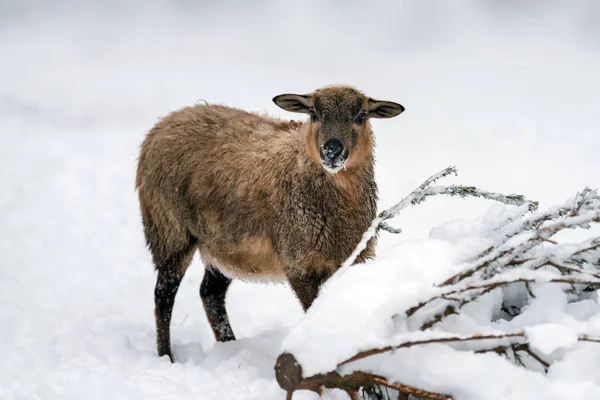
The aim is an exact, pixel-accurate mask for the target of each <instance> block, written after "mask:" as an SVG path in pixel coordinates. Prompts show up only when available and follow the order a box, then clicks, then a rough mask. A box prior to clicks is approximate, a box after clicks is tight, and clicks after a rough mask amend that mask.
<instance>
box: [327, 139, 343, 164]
mask: <svg viewBox="0 0 600 400" xmlns="http://www.w3.org/2000/svg"><path fill="white" fill-rule="evenodd" d="M342 151H344V144H343V143H342V142H341V141H340V140H339V139H329V140H328V141H326V142H325V144H324V145H323V156H324V157H325V158H326V159H327V160H330V161H333V160H335V159H336V158H338V157H339V156H340V155H341V154H342Z"/></svg>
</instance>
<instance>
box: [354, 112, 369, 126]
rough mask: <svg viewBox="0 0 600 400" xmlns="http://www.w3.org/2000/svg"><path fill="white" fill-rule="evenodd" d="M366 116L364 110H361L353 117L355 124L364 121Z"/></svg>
mask: <svg viewBox="0 0 600 400" xmlns="http://www.w3.org/2000/svg"><path fill="white" fill-rule="evenodd" d="M366 117H367V115H366V114H365V113H364V112H362V111H361V113H360V114H358V115H357V116H356V118H355V119H354V121H355V122H356V123H357V124H363V123H364V122H365V118H366Z"/></svg>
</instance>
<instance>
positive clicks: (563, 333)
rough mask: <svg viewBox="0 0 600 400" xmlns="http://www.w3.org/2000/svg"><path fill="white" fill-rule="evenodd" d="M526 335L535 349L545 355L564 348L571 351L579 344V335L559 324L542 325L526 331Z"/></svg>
mask: <svg viewBox="0 0 600 400" xmlns="http://www.w3.org/2000/svg"><path fill="white" fill-rule="evenodd" d="M525 334H526V335H527V339H529V343H530V344H531V346H533V348H535V349H538V350H540V351H541V352H542V353H544V354H552V352H553V351H555V350H557V349H560V348H564V349H569V348H572V347H573V346H575V344H576V343H577V334H576V333H574V332H573V331H571V330H570V329H567V328H566V327H564V326H561V325H558V324H542V325H537V326H532V327H529V328H527V329H525Z"/></svg>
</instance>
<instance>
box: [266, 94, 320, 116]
mask: <svg viewBox="0 0 600 400" xmlns="http://www.w3.org/2000/svg"><path fill="white" fill-rule="evenodd" d="M310 100H311V96H310V95H309V94H280V95H279V96H275V97H273V101H274V102H275V104H277V105H278V106H279V107H281V108H283V109H284V110H286V111H291V112H296V113H304V114H307V113H308V110H309V109H310Z"/></svg>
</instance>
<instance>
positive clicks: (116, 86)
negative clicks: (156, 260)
mask: <svg viewBox="0 0 600 400" xmlns="http://www.w3.org/2000/svg"><path fill="white" fill-rule="evenodd" d="M598 71H600V3H598V2H596V1H594V0H587V1H569V2H562V1H551V0H548V1H533V0H525V1H520V2H516V1H509V2H501V1H491V0H490V1H487V0H486V1H458V2H452V3H450V2H444V1H437V2H435V1H432V2H417V1H415V2H409V1H391V0H390V1H379V2H364V1H348V2H341V1H329V2H319V1H303V2H279V1H266V0H265V1H256V2H239V3H236V2H217V1H214V2H212V1H211V2H193V1H183V0H181V1H174V2H159V1H147V2H142V1H139V2H138V1H132V0H129V1H123V2H117V1H105V2H101V1H97V2H75V1H73V2H68V1H56V2H45V1H41V0H40V1H18V0H0V399H11V400H12V399H61V400H66V399H109V398H110V399H128V400H129V399H171V398H173V399H175V398H177V399H242V398H246V399H248V398H251V399H255V398H256V399H281V398H284V392H283V391H282V390H281V389H279V387H278V385H277V383H276V382H275V380H274V374H273V365H274V362H275V358H276V356H277V355H278V354H279V352H280V351H281V346H282V341H283V339H284V338H285V337H286V335H287V334H288V332H289V331H290V329H291V328H292V327H293V326H295V325H296V324H298V323H299V322H300V321H301V320H302V318H303V313H302V311H301V308H300V306H299V304H298V302H297V300H296V299H295V298H294V296H293V295H292V293H291V292H290V290H289V288H288V287H287V286H285V285H278V286H277V285H271V286H265V285H261V284H249V283H240V282H236V283H234V284H233V285H232V287H231V290H230V292H229V296H228V309H229V312H230V316H231V323H232V326H233V329H234V331H235V333H236V336H237V337H238V338H239V340H238V341H237V342H232V343H219V344H215V342H214V338H213V336H212V332H211V331H210V328H209V325H208V322H207V321H206V318H205V315H204V311H203V310H202V304H201V301H200V298H199V296H198V289H199V284H200V281H201V279H202V274H203V269H202V266H201V264H200V263H199V260H198V259H197V258H196V260H195V262H194V264H193V266H192V267H191V268H190V269H189V270H188V273H187V276H186V278H185V280H184V282H183V284H182V286H181V288H180V291H179V294H178V297H177V301H176V305H175V310H174V314H173V321H172V343H173V348H174V355H175V358H176V359H177V363H175V364H171V363H170V362H169V361H168V360H167V359H166V358H162V359H159V358H157V356H156V353H155V343H154V319H153V297H152V296H153V286H154V273H153V268H152V265H151V260H150V256H149V254H148V252H147V250H146V248H145V246H144V241H143V236H142V230H141V222H140V217H139V212H138V205H137V197H136V193H135V191H134V184H133V182H134V172H135V165H136V158H137V152H138V146H139V144H140V142H141V141H142V139H143V136H144V134H145V133H146V132H147V130H148V129H149V128H150V127H151V126H152V125H153V124H154V123H155V122H156V120H157V118H158V117H160V116H163V115H165V114H167V113H168V112H170V111H172V110H174V109H176V108H179V107H182V106H184V105H189V104H192V103H194V102H196V101H198V100H200V99H204V100H207V101H210V102H222V103H227V104H229V105H232V106H238V107H242V108H246V109H249V110H254V111H260V112H268V113H269V114H272V115H277V116H281V117H284V118H295V117H297V116H295V115H292V114H286V113H285V112H284V111H282V110H279V109H277V108H276V106H275V105H274V104H273V103H272V102H271V98H272V97H273V96H274V95H277V94H279V93H283V92H309V91H311V90H313V89H315V88H317V87H319V86H323V85H325V84H331V83H348V84H352V85H355V86H357V87H358V88H360V89H362V90H364V91H365V92H366V93H367V94H369V95H371V96H373V97H377V98H382V99H387V100H393V101H397V102H399V103H401V104H403V105H404V106H405V107H406V112H405V113H404V114H402V115H401V116H400V117H398V118H396V119H392V120H381V121H375V122H374V123H373V125H374V129H375V132H376V135H377V153H376V154H377V180H378V183H379V187H380V197H381V201H380V207H381V208H382V209H383V208H385V207H387V206H390V205H392V204H393V203H395V202H396V201H398V200H399V199H400V198H401V197H403V196H404V195H406V194H408V193H409V192H410V191H411V190H412V189H413V188H414V187H416V186H417V185H418V184H420V183H421V182H422V181H423V180H424V179H425V178H426V177H428V176H429V175H431V174H432V173H434V172H437V171H438V170H440V169H442V168H444V167H446V166H448V165H457V167H458V168H459V171H460V175H459V177H458V178H453V182H455V183H465V184H473V185H477V186H480V187H483V188H485V189H489V190H494V191H499V192H506V193H513V192H516V193H521V194H524V195H526V196H527V197H528V198H531V199H535V200H539V201H540V203H541V204H540V205H541V207H542V208H545V207H548V206H550V205H553V204H556V203H561V202H563V201H564V200H565V199H566V198H568V197H572V196H573V195H574V194H575V192H576V191H578V190H581V189H582V188H583V187H584V186H586V185H587V186H591V187H595V188H598V187H600V156H599V155H598V149H600V95H599V93H600V74H599V73H598ZM490 206H491V204H490V203H489V202H487V201H484V200H474V199H469V200H461V199H448V198H434V199H432V200H430V201H428V202H427V203H426V204H424V205H420V206H418V207H417V208H414V209H408V210H405V212H404V213H403V214H402V216H401V217H399V218H397V219H396V220H395V221H394V225H395V226H400V227H402V228H403V230H404V232H403V233H402V234H401V235H400V236H391V235H389V234H384V236H383V238H382V240H381V244H380V252H385V250H386V249H388V248H390V246H392V245H397V244H398V243H400V242H407V241H410V240H415V239H423V238H427V237H428V235H429V231H430V229H431V228H433V227H435V226H439V225H441V224H443V223H444V222H446V221H449V220H453V219H456V218H467V219H469V218H476V217H478V216H480V215H482V214H484V213H485V212H486V210H488V209H489V207H490ZM426 243H428V242H426ZM430 245H431V244H430ZM402 246H405V247H406V246H408V247H409V248H411V249H412V251H415V246H413V245H411V244H410V243H402V244H401V245H400V247H395V249H401V248H402ZM423 246H425V247H424V249H423V251H427V249H428V248H427V245H423ZM434 247H435V246H434ZM394 251H397V250H393V251H391V253H390V252H388V253H387V255H386V257H385V258H384V259H383V260H382V265H383V267H382V268H385V266H386V265H389V263H390V262H391V261H390V254H394ZM440 251H441V250H440ZM398 254H400V253H398ZM440 254H443V252H442V253H439V254H438V256H440ZM386 263H387V264H386ZM423 267H424V268H426V267H427V264H424V266H423ZM434 275H435V274H432V276H434ZM366 295H367V292H361V291H357V292H356V293H354V296H357V297H360V296H366ZM330 297H331V296H330ZM355 298H356V297H355ZM411 351H413V352H417V353H418V351H419V350H418V349H414V350H411ZM448 351H449V350H448V349H447V348H443V349H440V353H439V354H440V359H435V358H434V359H432V360H431V362H430V363H425V364H423V365H421V364H418V362H423V358H422V357H421V358H418V357H416V356H415V357H416V358H415V360H420V361H418V362H417V361H415V363H417V364H415V365H414V366H413V365H411V364H410V362H406V368H417V367H418V368H429V367H430V366H433V367H435V368H436V369H437V370H436V371H433V372H432V373H435V374H438V375H439V376H440V382H442V383H440V385H442V386H443V381H444V379H445V378H444V373H443V369H442V366H445V364H444V361H440V360H445V358H444V357H449V355H448ZM411 354H412V353H411ZM417 355H418V354H417ZM594 360H595V361H594ZM588 361H589V363H590V364H589V365H588V366H587V369H586V368H583V369H582V370H586V371H587V372H588V375H589V376H587V377H585V378H586V379H589V383H588V386H587V388H588V389H589V390H592V389H590V388H592V386H593V385H592V383H591V382H593V381H595V382H596V385H599V384H600V378H598V376H596V377H594V376H593V374H591V373H590V370H593V368H596V369H595V370H596V371H598V368H597V365H598V364H597V361H598V357H596V358H593V357H592V356H589V360H588ZM464 362H465V363H467V362H473V360H471V359H470V358H469V356H468V354H467V355H465V356H464ZM494 362H495V361H494ZM490 365H495V364H493V363H490V364H488V366H490ZM502 365H504V364H502ZM594 366H595V367H594ZM433 367H432V368H433ZM567 367H568V365H567V366H564V365H563V367H562V368H563V369H565V370H566V372H565V371H563V372H564V373H562V374H561V371H560V369H559V370H558V371H552V370H551V371H550V372H551V374H550V376H554V377H555V378H556V379H558V380H559V381H560V380H561V379H566V380H567V381H568V379H567V378H565V377H567V376H568V375H569V368H570V367H569V368H567ZM447 368H448V369H452V368H457V366H456V365H450V366H447ZM502 368H503V367H502ZM502 368H501V367H498V369H497V370H499V371H500V370H502ZM571 371H573V370H572V369H571ZM513 373H514V371H513V370H512V369H511V370H510V371H509V372H507V373H506V374H505V376H506V378H510V377H512V376H513V375H511V374H513ZM596 375H597V374H596ZM527 376H528V375H527ZM493 377H494V376H493V374H492V371H490V379H491V381H492V382H493V380H492V379H493ZM520 378H522V376H521V375H518V376H515V379H520ZM532 379H533V378H532ZM535 379H538V378H535ZM573 379H575V378H573ZM528 382H531V380H528ZM544 382H546V381H544ZM544 382H542V383H540V385H539V386H537V388H538V389H539V388H541V387H544V389H543V390H544V392H543V393H539V395H540V396H542V395H544V394H547V391H548V390H549V389H547V385H545V384H544ZM415 383H416V384H418V383H419V382H418V379H417V381H416V382H415ZM531 385H532V394H534V393H536V390H534V389H535V388H536V386H535V385H534V384H531ZM590 385H592V386H590ZM548 387H549V386H548ZM552 387H554V386H552ZM556 387H557V391H560V390H561V388H563V389H564V387H563V386H562V383H561V382H559V383H558V384H557V385H556ZM584 389H585V388H584ZM584 389H582V390H581V391H580V392H579V393H580V394H584V393H586V392H585V390H584ZM538 391H539V390H538ZM590 393H591V392H590ZM595 393H597V392H595ZM555 394H557V395H558V392H556V393H555ZM314 396H315V395H314V394H310V393H300V392H298V393H297V394H296V395H295V397H294V398H295V399H296V398H297V399H310V398H314ZM344 396H345V395H344V394H342V393H340V392H335V391H333V392H328V393H326V394H325V397H328V398H345V397H344ZM490 398H492V397H490ZM496 398H503V397H496ZM532 398H534V397H532ZM540 398H542V397H540ZM565 398H568V397H565Z"/></svg>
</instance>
